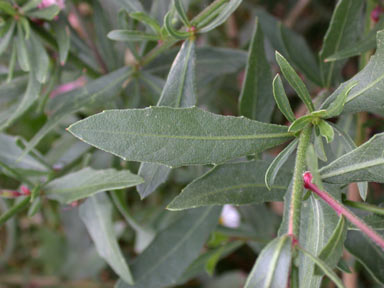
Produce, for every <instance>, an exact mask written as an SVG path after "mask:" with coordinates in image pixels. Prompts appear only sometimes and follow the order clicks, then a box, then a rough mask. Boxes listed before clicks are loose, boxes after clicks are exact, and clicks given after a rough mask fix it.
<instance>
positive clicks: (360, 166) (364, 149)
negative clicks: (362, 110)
mask: <svg viewBox="0 0 384 288" xmlns="http://www.w3.org/2000/svg"><path fill="white" fill-rule="evenodd" d="M383 147H384V133H381V134H376V135H375V136H374V137H372V138H371V139H370V140H369V141H367V142H366V143H364V144H363V145H361V146H360V147H358V148H356V149H354V150H352V151H351V152H349V153H346V154H344V155H343V156H341V157H340V158H338V159H336V160H335V161H333V162H332V163H330V164H329V165H327V166H325V167H323V168H322V169H321V170H320V174H321V177H322V179H323V180H324V181H326V182H330V183H340V184H347V183H351V182H360V181H370V182H380V183H383V182H384V155H383Z"/></svg>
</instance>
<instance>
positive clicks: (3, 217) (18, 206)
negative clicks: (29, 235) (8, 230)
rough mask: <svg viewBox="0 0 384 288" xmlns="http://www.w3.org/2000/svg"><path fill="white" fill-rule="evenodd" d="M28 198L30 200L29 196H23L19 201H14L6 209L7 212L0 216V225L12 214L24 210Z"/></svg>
mask: <svg viewBox="0 0 384 288" xmlns="http://www.w3.org/2000/svg"><path fill="white" fill-rule="evenodd" d="M30 200H31V196H28V197H25V198H24V199H23V200H22V201H20V202H19V203H16V204H15V205H13V206H12V207H11V208H10V209H9V210H7V212H5V213H4V214H2V215H1V216H0V226H2V225H3V224H4V223H5V222H7V221H8V220H9V219H10V218H12V217H13V216H14V215H16V214H17V213H19V212H21V211H22V210H24V209H25V208H26V207H27V206H28V204H29V201H30Z"/></svg>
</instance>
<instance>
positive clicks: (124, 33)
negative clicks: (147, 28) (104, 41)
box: [108, 30, 160, 41]
mask: <svg viewBox="0 0 384 288" xmlns="http://www.w3.org/2000/svg"><path fill="white" fill-rule="evenodd" d="M108 38H109V39H111V40H115V41H145V40H152V41H157V40H159V39H160V36H159V35H156V34H149V33H145V32H141V31H134V30H113V31H111V32H109V33H108Z"/></svg>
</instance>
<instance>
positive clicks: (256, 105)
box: [239, 20, 274, 122]
mask: <svg viewBox="0 0 384 288" xmlns="http://www.w3.org/2000/svg"><path fill="white" fill-rule="evenodd" d="M248 53H249V54H248V61H247V67H246V72H245V78H244V81H243V87H242V89H241V93H240V101H239V110H240V114H241V115H244V116H245V117H248V118H250V119H254V120H257V121H261V122H269V120H270V118H271V114H272V111H273V108H274V102H273V96H272V89H271V84H272V78H271V69H270V67H269V63H268V61H267V59H266V56H265V51H264V35H263V32H262V30H261V27H260V25H259V23H258V20H256V22H255V28H254V33H253V36H252V40H251V44H250V47H249V52H248Z"/></svg>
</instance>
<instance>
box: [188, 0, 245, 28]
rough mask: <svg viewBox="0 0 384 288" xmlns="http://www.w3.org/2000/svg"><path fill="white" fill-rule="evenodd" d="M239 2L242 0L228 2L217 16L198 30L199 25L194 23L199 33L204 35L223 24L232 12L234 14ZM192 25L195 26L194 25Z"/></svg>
mask: <svg viewBox="0 0 384 288" xmlns="http://www.w3.org/2000/svg"><path fill="white" fill-rule="evenodd" d="M241 2H242V0H229V1H228V3H226V4H225V6H224V7H223V8H222V10H221V11H220V13H219V15H218V16H217V17H216V18H214V19H213V20H212V21H211V22H209V23H208V24H207V25H204V26H203V27H201V28H200V27H199V23H196V25H197V26H198V27H199V33H206V32H208V31H211V30H213V29H215V28H216V27H218V26H220V25H221V24H223V23H224V22H225V21H226V20H227V19H228V17H229V16H231V14H232V13H233V12H235V10H236V9H237V7H239V6H240V4H241ZM193 24H194V25H195V23H193Z"/></svg>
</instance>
